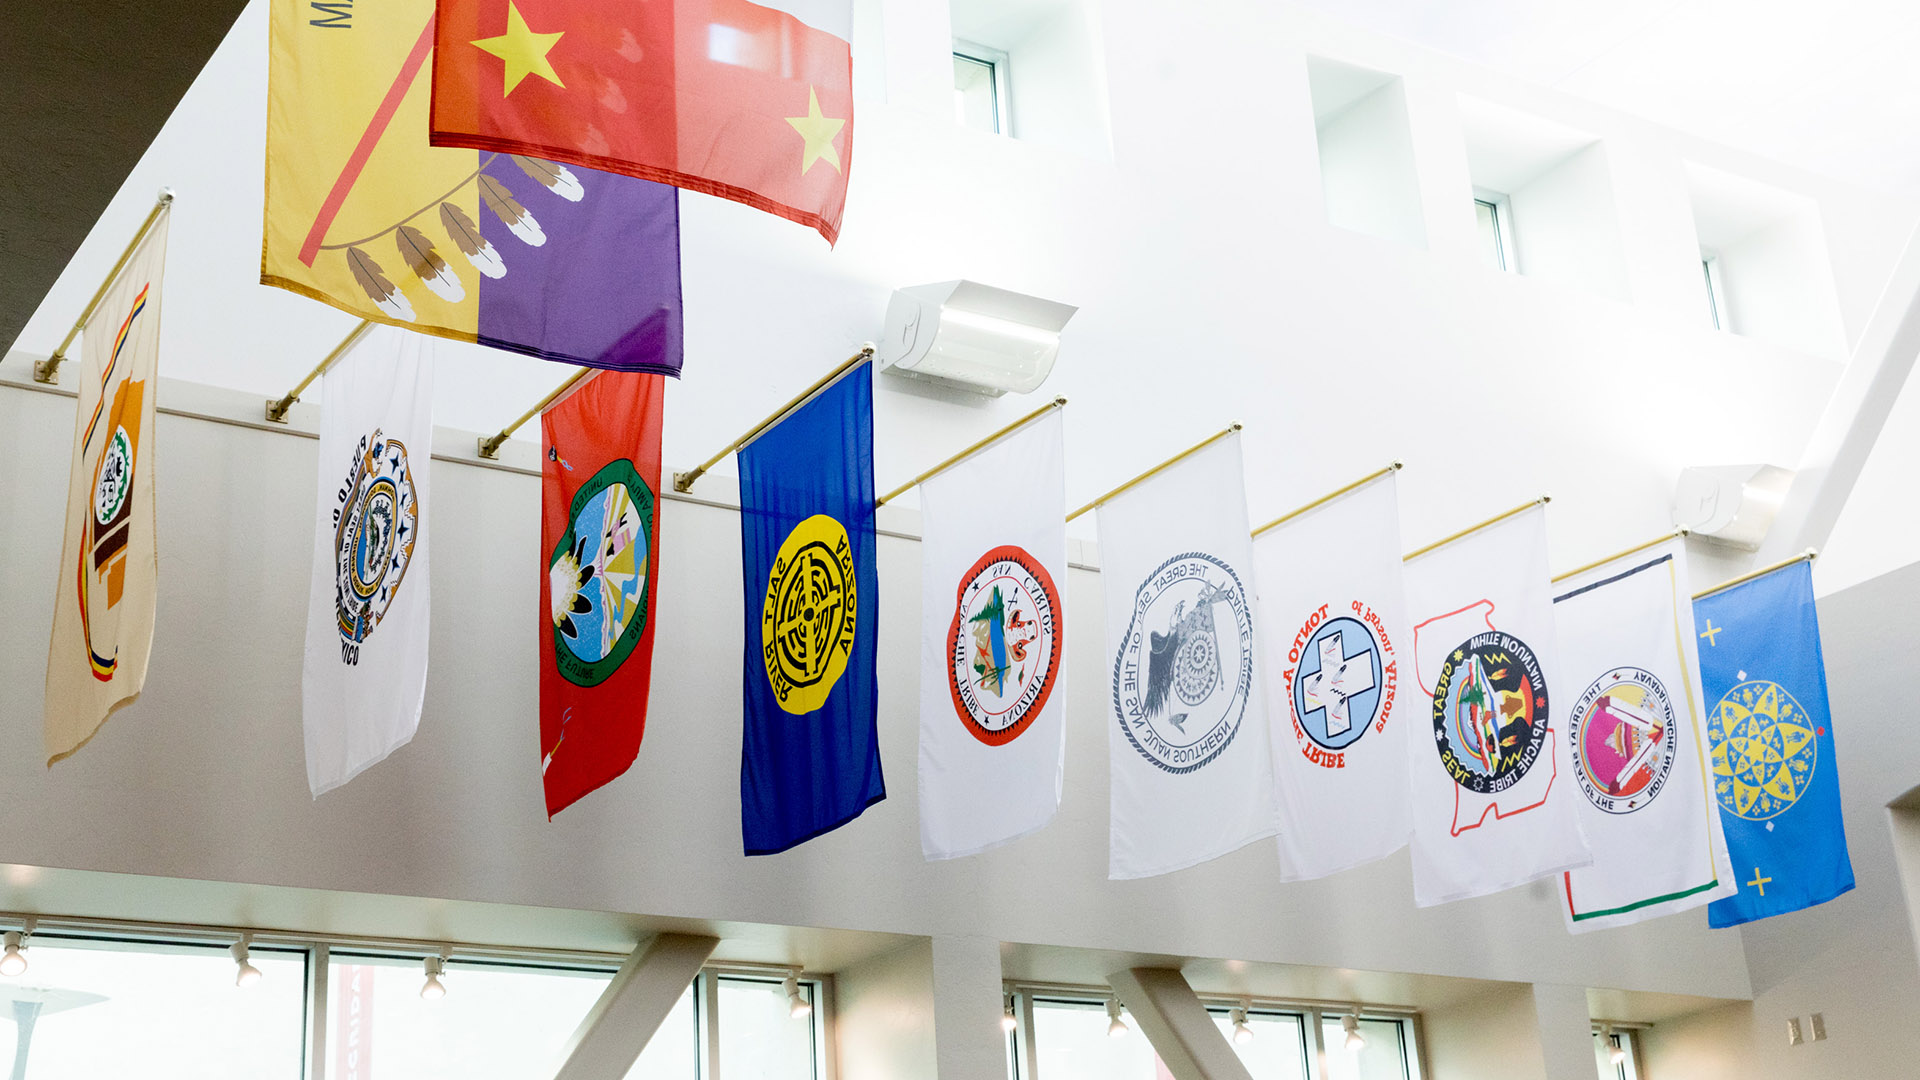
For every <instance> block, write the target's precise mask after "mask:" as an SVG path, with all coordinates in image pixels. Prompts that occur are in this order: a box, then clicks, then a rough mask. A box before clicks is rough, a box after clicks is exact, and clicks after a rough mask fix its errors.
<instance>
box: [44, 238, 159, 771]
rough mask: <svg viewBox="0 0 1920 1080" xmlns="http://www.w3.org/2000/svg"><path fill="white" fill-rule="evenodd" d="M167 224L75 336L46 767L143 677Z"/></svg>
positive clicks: (151, 576) (127, 701)
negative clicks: (76, 392)
mask: <svg viewBox="0 0 1920 1080" xmlns="http://www.w3.org/2000/svg"><path fill="white" fill-rule="evenodd" d="M167 218H168V215H167V214H165V213H163V214H161V215H160V216H159V218H158V219H157V220H155V221H154V223H153V228H152V229H150V230H149V231H148V232H147V235H146V238H145V239H143V240H141V241H140V245H139V247H138V248H137V249H136V250H135V251H134V253H133V254H132V256H131V257H129V258H128V259H127V264H126V266H125V267H123V268H122V269H121V271H120V276H118V277H116V278H115V279H114V280H113V284H112V285H111V286H110V287H109V288H108V289H107V291H106V295H104V296H102V297H101V298H100V302H99V303H98V304H96V305H94V309H93V314H92V315H90V316H89V317H88V318H87V323H86V326H85V327H84V328H83V329H82V330H81V335H80V342H81V347H80V363H79V368H80V384H79V385H80V402H79V410H78V412H77V413H76V414H75V418H74V426H73V466H72V468H71V469H70V470H69V471H68V473H67V512H66V518H65V522H66V538H65V540H64V541H62V543H61V546H60V571H59V574H58V577H57V578H56V580H57V581H58V582H59V584H58V586H57V587H56V588H55V590H54V605H53V637H52V641H51V643H50V644H49V646H48V649H47V699H46V712H45V737H46V748H47V764H48V765H52V764H53V763H54V762H56V761H59V760H60V759H61V758H64V757H66V756H67V755H69V754H71V753H73V752H74V751H75V750H78V749H80V748H81V747H82V746H84V745H86V742H87V740H88V739H91V738H93V735H94V732H96V731H98V730H100V725H101V724H103V723H105V722H106V719H107V717H109V716H112V715H113V713H114V711H115V710H116V709H120V708H122V707H124V706H127V705H131V704H132V703H133V700H134V699H135V698H137V697H139V696H140V688H141V687H142V686H143V685H145V683H146V681H147V655H148V653H150V652H151V651H152V649H153V611H154V592H155V589H156V579H157V577H158V570H159V566H158V555H157V554H156V551H155V548H154V537H153V468H154V450H153V441H154V431H153V403H154V390H155V389H156V387H157V385H158V384H157V380H158V377H159V376H158V367H159V362H160V280H161V277H162V275H163V272H164V271H165V269H166V265H167Z"/></svg>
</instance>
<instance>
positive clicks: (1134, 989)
mask: <svg viewBox="0 0 1920 1080" xmlns="http://www.w3.org/2000/svg"><path fill="white" fill-rule="evenodd" d="M1107 985H1109V986H1111V987H1113V992H1114V993H1115V994H1116V995H1118V996H1119V998H1120V1002H1121V1004H1123V1005H1125V1006H1126V1007H1127V1011H1128V1012H1130V1013H1132V1014H1133V1018H1134V1020H1135V1021H1136V1022H1137V1023H1138V1024H1139V1025H1140V1030H1141V1032H1142V1033H1143V1034H1145V1035H1146V1037H1147V1041H1148V1042H1150V1043H1152V1044H1153V1049H1154V1052H1155V1053H1157V1054H1159V1055H1160V1060H1161V1061H1164V1062H1166V1065H1167V1071H1169V1072H1171V1073H1172V1074H1173V1077H1174V1080H1253V1076H1252V1074H1251V1073H1249V1072H1247V1067H1246V1066H1245V1065H1243V1064H1241V1063H1240V1056H1239V1055H1238V1054H1235V1053H1234V1052H1233V1046H1232V1045H1231V1044H1230V1043H1228V1042H1227V1037H1226V1036H1225V1035H1222V1034H1220V1029H1219V1027H1217V1026H1215V1024H1214V1022H1213V1017H1211V1016H1209V1015H1207V1007H1206V1006H1205V1005H1202V1004H1201V1003H1200V998H1199V996H1198V995H1196V994H1195V993H1194V992H1193V987H1191V986H1189V985H1187V980H1186V976H1184V975H1181V974H1180V973H1179V972H1178V971H1175V970H1173V969H1172V968H1128V969H1127V970H1125V971H1116V972H1114V973H1113V974H1111V975H1109V976H1107Z"/></svg>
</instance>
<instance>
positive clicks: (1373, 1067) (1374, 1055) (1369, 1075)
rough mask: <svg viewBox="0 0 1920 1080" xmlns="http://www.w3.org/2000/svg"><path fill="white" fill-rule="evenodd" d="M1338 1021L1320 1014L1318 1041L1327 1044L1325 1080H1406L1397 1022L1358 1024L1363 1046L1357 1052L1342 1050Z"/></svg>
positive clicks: (1342, 1032)
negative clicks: (1320, 1037)
mask: <svg viewBox="0 0 1920 1080" xmlns="http://www.w3.org/2000/svg"><path fill="white" fill-rule="evenodd" d="M1340 1020H1341V1018H1340V1017H1338V1016H1327V1015H1325V1014H1322V1016H1321V1018H1320V1024H1321V1034H1322V1038H1324V1039H1325V1040H1326V1045H1327V1080H1407V1075H1408V1073H1407V1057H1406V1047H1405V1046H1404V1045H1403V1044H1402V1043H1401V1041H1400V1033H1401V1030H1402V1029H1401V1026H1400V1022H1399V1021H1398V1020H1367V1019H1362V1020H1361V1021H1360V1034H1361V1036H1362V1037H1363V1038H1365V1039H1366V1040H1367V1045H1366V1046H1364V1047H1362V1048H1361V1049H1360V1050H1359V1051H1358V1052H1355V1051H1352V1050H1348V1049H1347V1048H1346V1043H1347V1034H1346V1031H1345V1030H1344V1029H1343V1028H1342V1027H1341V1026H1340Z"/></svg>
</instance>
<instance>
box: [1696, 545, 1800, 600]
mask: <svg viewBox="0 0 1920 1080" xmlns="http://www.w3.org/2000/svg"><path fill="white" fill-rule="evenodd" d="M1819 555H1820V552H1819V550H1818V549H1817V548H1808V549H1807V550H1805V551H1803V552H1801V553H1800V554H1798V555H1795V556H1794V557H1792V558H1790V559H1781V560H1780V561H1779V562H1777V563H1772V564H1770V565H1767V566H1763V567H1761V568H1760V569H1758V570H1749V571H1747V572H1746V573H1744V574H1741V575H1740V576H1739V577H1737V578H1731V579H1729V580H1727V581H1723V582H1721V583H1720V584H1718V585H1715V586H1714V587H1713V588H1711V589H1702V590H1701V591H1699V592H1697V593H1694V594H1693V598H1694V599H1695V600H1704V599H1706V598H1707V597H1709V596H1712V595H1713V594H1714V593H1717V592H1726V591H1727V590H1728V589H1731V588H1733V587H1734V586H1735V585H1745V584H1746V583H1747V582H1749V581H1752V580H1753V579H1754V578H1757V577H1765V576H1767V575H1768V574H1771V573H1773V572H1774V571H1775V570H1785V569H1786V568H1787V567H1789V566H1792V565H1793V564H1794V563H1797V562H1803V561H1811V560H1813V559H1815V558H1818V557H1819Z"/></svg>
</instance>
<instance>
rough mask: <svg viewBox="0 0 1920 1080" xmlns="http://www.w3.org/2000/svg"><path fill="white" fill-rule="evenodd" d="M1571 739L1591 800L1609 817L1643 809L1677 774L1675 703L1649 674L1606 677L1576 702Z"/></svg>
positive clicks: (1625, 671)
mask: <svg viewBox="0 0 1920 1080" xmlns="http://www.w3.org/2000/svg"><path fill="white" fill-rule="evenodd" d="M1567 737H1568V738H1569V739H1570V740H1572V742H1573V753H1574V756H1575V757H1576V758H1578V759H1579V765H1580V768H1579V771H1578V772H1577V773H1576V774H1575V775H1576V778H1577V779H1578V781H1579V783H1580V790H1581V791H1583V792H1585V793H1586V795H1587V801H1588V802H1590V803H1592V804H1593V805H1595V806H1597V807H1599V808H1600V809H1602V810H1604V811H1606V812H1607V813H1609V814H1630V813H1632V812H1634V811H1635V810H1639V809H1641V808H1642V807H1645V806H1646V805H1647V804H1648V803H1650V802H1652V801H1653V800H1654V797H1655V796H1657V795H1659V794H1660V789H1662V788H1664V787H1666V785H1667V774H1668V773H1669V772H1672V771H1673V703H1672V702H1671V701H1670V700H1668V698H1667V688H1666V687H1665V686H1663V685H1661V682H1660V680H1659V679H1657V678H1655V677H1654V676H1653V674H1652V673H1651V672H1647V671H1642V670H1640V669H1639V668H1634V667H1625V668H1615V669H1614V670H1612V671H1610V672H1608V673H1607V674H1605V675H1602V676H1601V677H1600V678H1598V679H1595V680H1594V681H1593V685H1592V686H1589V687H1587V690H1586V693H1583V694H1581V695H1580V700H1578V701H1576V702H1574V704H1573V712H1572V716H1571V718H1570V719H1569V720H1568V722H1567Z"/></svg>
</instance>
